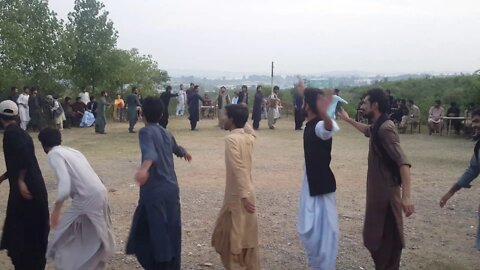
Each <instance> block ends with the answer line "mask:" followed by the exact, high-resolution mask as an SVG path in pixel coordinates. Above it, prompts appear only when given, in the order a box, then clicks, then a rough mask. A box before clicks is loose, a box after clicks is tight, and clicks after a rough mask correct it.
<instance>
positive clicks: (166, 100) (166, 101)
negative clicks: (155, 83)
mask: <svg viewBox="0 0 480 270" xmlns="http://www.w3.org/2000/svg"><path fill="white" fill-rule="evenodd" d="M172 97H178V94H172V87H171V86H170V85H168V86H167V88H166V89H165V92H163V93H162V94H161V95H160V99H161V100H162V102H163V115H162V118H160V122H159V124H160V126H162V127H163V128H167V125H168V118H169V114H168V106H169V105H170V99H171V98H172Z"/></svg>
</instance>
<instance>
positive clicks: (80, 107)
mask: <svg viewBox="0 0 480 270" xmlns="http://www.w3.org/2000/svg"><path fill="white" fill-rule="evenodd" d="M86 110H87V105H86V104H85V103H83V101H82V98H81V97H77V98H76V99H75V103H73V104H72V111H73V122H72V125H73V126H75V127H79V126H80V122H81V121H82V117H83V114H84V113H85V111H86Z"/></svg>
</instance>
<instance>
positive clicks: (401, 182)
mask: <svg viewBox="0 0 480 270" xmlns="http://www.w3.org/2000/svg"><path fill="white" fill-rule="evenodd" d="M387 109H388V98H387V96H386V95H385V92H383V90H381V89H372V90H369V91H368V92H367V94H366V96H365V98H364V99H363V104H362V106H361V110H362V111H363V113H364V115H365V116H366V117H368V118H369V119H370V120H371V121H372V122H373V125H372V126H370V125H366V124H362V123H358V122H356V121H355V120H352V119H350V117H349V116H348V114H347V113H346V112H345V111H342V112H341V113H340V117H341V118H342V120H344V121H346V122H347V123H349V124H351V125H352V126H354V127H355V128H356V129H358V130H359V131H360V132H361V133H363V134H365V136H367V137H370V149H369V153H368V173H367V209H366V213H365V224H364V229H363V240H364V244H365V246H366V247H367V249H368V250H369V251H370V254H371V255H372V258H373V261H374V262H375V269H376V270H384V269H385V270H387V269H389V270H390V269H399V267H400V257H401V254H402V249H403V248H404V247H405V239H404V235H403V219H402V211H403V212H404V213H405V215H406V216H407V217H409V216H410V215H412V214H413V213H414V211H415V207H414V204H413V201H412V198H411V192H410V191H411V180H410V179H411V178H410V167H411V165H410V162H408V160H407V158H406V157H405V154H404V153H403V151H402V148H401V147H400V139H399V137H398V133H397V131H396V129H395V124H394V123H393V122H392V121H391V120H389V117H388V115H387V114H386V112H387Z"/></svg>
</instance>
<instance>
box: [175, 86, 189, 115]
mask: <svg viewBox="0 0 480 270" xmlns="http://www.w3.org/2000/svg"><path fill="white" fill-rule="evenodd" d="M186 106H187V93H186V92H185V90H183V84H180V90H179V91H178V97H177V110H176V115H177V116H183V114H184V113H185V107H186Z"/></svg>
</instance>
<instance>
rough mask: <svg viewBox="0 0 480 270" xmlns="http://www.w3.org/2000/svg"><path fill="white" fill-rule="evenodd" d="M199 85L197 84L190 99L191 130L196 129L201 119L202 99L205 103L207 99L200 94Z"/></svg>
mask: <svg viewBox="0 0 480 270" xmlns="http://www.w3.org/2000/svg"><path fill="white" fill-rule="evenodd" d="M198 88H199V86H198V85H195V87H194V89H193V93H192V94H191V95H190V98H189V99H188V114H189V115H190V116H189V117H188V119H189V120H190V128H191V130H192V131H193V130H196V128H197V123H198V121H200V101H202V102H203V103H205V100H204V99H203V98H202V97H201V96H200V95H199V94H198Z"/></svg>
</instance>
